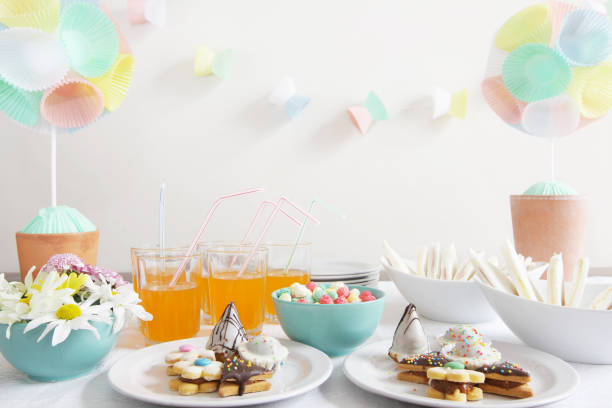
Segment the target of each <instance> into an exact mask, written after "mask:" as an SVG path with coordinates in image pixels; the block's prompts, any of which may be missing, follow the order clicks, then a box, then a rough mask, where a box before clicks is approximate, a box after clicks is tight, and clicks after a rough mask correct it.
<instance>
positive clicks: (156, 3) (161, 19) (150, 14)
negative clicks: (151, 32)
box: [144, 0, 166, 27]
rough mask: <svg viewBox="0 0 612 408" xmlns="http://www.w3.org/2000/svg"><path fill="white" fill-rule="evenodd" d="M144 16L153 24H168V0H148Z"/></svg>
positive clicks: (159, 25)
mask: <svg viewBox="0 0 612 408" xmlns="http://www.w3.org/2000/svg"><path fill="white" fill-rule="evenodd" d="M144 16H145V19H146V20H147V21H148V22H149V23H151V24H153V25H156V26H158V27H163V26H164V25H166V0H146V1H145V9H144Z"/></svg>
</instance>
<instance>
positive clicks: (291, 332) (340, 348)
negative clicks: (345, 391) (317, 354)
mask: <svg viewBox="0 0 612 408" xmlns="http://www.w3.org/2000/svg"><path fill="white" fill-rule="evenodd" d="M319 286H324V285H319ZM347 286H348V287H349V289H359V291H360V292H361V293H364V292H365V291H369V292H370V293H371V294H372V296H373V297H375V298H376V299H374V300H369V301H366V302H359V303H357V302H356V303H344V304H333V303H332V304H318V303H297V302H290V301H286V300H280V299H279V296H281V295H282V294H283V293H284V292H286V291H287V288H282V289H278V290H276V291H274V292H272V295H271V296H272V300H273V302H274V307H275V309H276V316H277V317H278V321H279V322H280V325H281V327H282V328H283V331H284V332H285V334H287V336H288V337H289V338H290V339H291V340H295V341H298V342H300V343H304V344H308V345H309V346H312V347H315V348H317V349H319V350H321V351H323V352H324V353H326V354H327V355H329V356H332V357H333V356H343V355H346V354H349V353H350V352H352V351H353V350H354V349H356V348H357V347H359V346H360V345H362V344H363V343H365V341H366V340H367V339H369V338H370V336H371V335H372V334H373V333H374V331H376V327H377V326H378V323H379V322H380V318H381V317H382V314H383V310H384V308H385V292H383V291H382V290H380V289H376V288H370V287H366V286H359V285H347Z"/></svg>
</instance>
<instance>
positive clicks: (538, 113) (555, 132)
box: [521, 94, 580, 138]
mask: <svg viewBox="0 0 612 408" xmlns="http://www.w3.org/2000/svg"><path fill="white" fill-rule="evenodd" d="M579 123H580V107H579V105H578V104H577V103H576V101H575V100H574V99H573V98H572V97H571V96H569V95H567V94H563V95H560V96H556V97H554V98H549V99H544V100H540V101H537V102H533V103H530V104H529V105H527V106H526V107H525V109H524V110H523V117H522V120H521V124H522V126H523V128H524V129H525V130H526V131H527V133H529V134H531V135H533V136H539V137H546V138H551V137H563V136H567V135H569V134H570V133H572V132H573V131H574V130H576V129H577V128H578V124H579Z"/></svg>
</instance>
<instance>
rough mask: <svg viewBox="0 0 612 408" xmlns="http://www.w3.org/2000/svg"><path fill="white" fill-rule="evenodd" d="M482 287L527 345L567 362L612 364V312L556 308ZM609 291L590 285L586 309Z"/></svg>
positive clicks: (593, 284) (599, 285)
mask: <svg viewBox="0 0 612 408" xmlns="http://www.w3.org/2000/svg"><path fill="white" fill-rule="evenodd" d="M479 285H480V288H481V289H482V292H483V293H484V294H485V296H486V297H487V300H488V301H489V303H490V304H491V306H492V307H493V309H495V311H496V312H497V313H498V314H499V316H500V317H501V319H502V320H503V321H504V323H506V326H508V328H509V329H510V330H512V331H513V332H514V334H516V335H517V337H518V338H520V339H521V340H522V341H524V342H525V343H526V344H527V345H529V346H531V347H534V348H537V349H540V350H543V351H546V352H548V353H550V354H554V355H556V356H558V357H561V358H562V359H564V360H567V361H573V362H576V363H587V364H612V353H608V351H610V339H612V311H609V310H591V309H579V308H570V307H563V306H553V305H549V304H545V303H541V302H536V301H534V300H528V299H525V298H522V297H519V296H515V295H510V294H507V293H505V292H501V291H499V290H497V289H493V288H491V287H489V286H486V285H483V284H479ZM607 287H609V284H596V283H587V286H586V288H585V293H584V300H585V301H584V302H583V305H584V304H585V303H587V302H590V301H591V300H592V299H593V298H594V297H595V296H596V294H597V293H599V292H601V291H602V290H604V289H605V288H607Z"/></svg>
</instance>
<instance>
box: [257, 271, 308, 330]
mask: <svg viewBox="0 0 612 408" xmlns="http://www.w3.org/2000/svg"><path fill="white" fill-rule="evenodd" d="M308 281H310V274H309V273H308V272H306V271H300V270H297V269H290V270H289V271H287V273H285V270H284V269H270V270H269V271H268V275H267V276H266V319H267V321H269V322H270V321H271V322H276V310H274V302H273V301H272V292H274V291H275V290H277V289H280V288H286V287H289V286H291V284H292V283H295V282H299V283H302V284H304V285H305V284H307V283H308Z"/></svg>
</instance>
